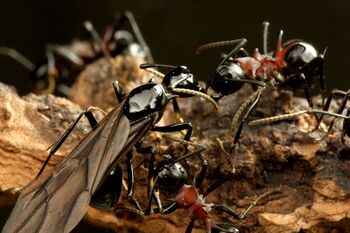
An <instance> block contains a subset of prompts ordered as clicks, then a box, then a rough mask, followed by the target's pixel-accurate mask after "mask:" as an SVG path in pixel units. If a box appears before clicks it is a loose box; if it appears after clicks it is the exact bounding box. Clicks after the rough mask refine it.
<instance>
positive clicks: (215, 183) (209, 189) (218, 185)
mask: <svg viewBox="0 0 350 233" xmlns="http://www.w3.org/2000/svg"><path fill="white" fill-rule="evenodd" d="M235 174H236V171H235V170H232V171H231V172H230V173H229V174H226V175H225V176H224V177H222V178H221V179H219V180H217V181H216V182H214V183H213V184H212V185H210V186H209V188H208V189H207V190H206V191H205V192H204V193H203V197H206V196H208V195H209V194H210V193H211V192H213V191H214V190H216V189H217V188H219V187H220V186H221V185H222V184H223V183H225V182H226V181H228V180H229V179H230V178H232V177H233V175H235Z"/></svg>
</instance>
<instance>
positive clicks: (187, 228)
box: [185, 216, 196, 233]
mask: <svg viewBox="0 0 350 233" xmlns="http://www.w3.org/2000/svg"><path fill="white" fill-rule="evenodd" d="M194 221H196V218H195V217H193V216H191V221H190V222H189V224H188V225H187V227H186V231H185V233H191V232H192V230H193V227H194Z"/></svg>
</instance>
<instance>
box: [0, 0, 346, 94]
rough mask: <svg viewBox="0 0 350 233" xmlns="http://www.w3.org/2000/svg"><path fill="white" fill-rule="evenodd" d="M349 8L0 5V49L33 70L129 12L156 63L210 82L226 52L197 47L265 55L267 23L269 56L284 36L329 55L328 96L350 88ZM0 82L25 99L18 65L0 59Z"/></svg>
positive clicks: (24, 75) (41, 0)
mask: <svg viewBox="0 0 350 233" xmlns="http://www.w3.org/2000/svg"><path fill="white" fill-rule="evenodd" d="M349 6H350V3H349V2H348V1H345V0H343V1H326V0H319V1H315V0H311V1H301V0H293V1H266V0H265V1H252V0H251V1H233V0H231V1H220V0H217V1H207V2H204V1H188V0H187V1H186V0H176V1H170V0H149V1H137V0H128V1H120V0H104V1H94V0H85V1H68V0H60V1H48V0H32V1H24V0H22V1H21V0H16V1H2V3H1V8H0V19H1V20H0V35H1V36H0V46H9V47H13V48H15V49H17V50H18V51H19V52H21V53H23V54H24V55H25V56H27V57H28V58H30V59H31V60H32V61H33V62H37V61H38V60H39V59H40V58H42V57H43V56H44V53H45V50H44V47H45V44H47V43H58V44H67V43H69V42H71V41H72V40H73V39H74V38H77V37H79V36H80V37H81V35H83V32H84V30H83V27H82V23H83V22H84V21H85V20H90V21H92V22H93V24H94V25H95V27H96V28H97V30H98V31H99V32H100V34H102V33H103V32H104V30H105V27H106V25H107V24H108V23H110V22H111V21H112V20H113V15H114V13H115V12H123V11H125V10H130V11H132V12H133V13H134V15H135V18H136V20H137V22H138V24H139V26H140V28H141V31H142V33H143V35H144V37H145V39H146V41H147V42H148V44H149V46H150V48H151V50H152V53H153V56H154V58H155V61H156V62H158V63H163V64H174V65H176V64H178V65H179V64H185V65H187V66H188V67H190V68H191V69H192V71H193V72H195V73H196V74H197V77H198V78H199V79H203V80H207V79H208V78H210V76H211V74H212V73H213V70H214V69H215V67H216V65H217V64H218V55H219V54H220V53H221V52H225V51H226V52H228V51H229V49H230V48H225V47H223V48H217V49H213V50H212V51H211V50H210V51H207V52H206V53H204V54H202V55H199V56H198V55H195V49H196V47H198V46H199V45H201V44H204V43H207V42H212V41H218V40H228V39H236V38H241V37H245V38H247V39H248V45H247V46H246V49H247V51H249V52H252V51H253V49H254V48H260V51H261V48H262V33H261V32H262V27H261V23H262V21H264V20H268V21H270V39H269V48H270V50H273V49H274V48H275V45H276V36H277V33H278V31H279V30H280V29H283V30H284V41H286V40H289V39H295V38H300V39H304V40H306V41H308V42H310V43H312V44H313V45H314V46H315V47H316V48H317V49H318V50H319V51H320V52H322V51H323V50H324V49H325V48H326V47H328V50H327V54H326V65H325V72H326V81H327V87H328V90H330V89H331V88H334V87H339V88H342V89H347V88H349V87H350V78H349V77H348V70H347V67H348V65H349V64H350V56H349V54H350V43H349V42H350V30H349V25H350V14H349V10H350V8H349ZM0 67H1V74H0V75H1V76H0V77H1V78H0V81H2V82H5V83H9V84H12V85H14V86H16V87H17V89H18V90H19V91H20V93H22V94H23V93H25V92H27V91H28V90H29V89H28V85H27V81H28V76H29V73H28V71H27V70H26V69H24V68H23V67H22V66H20V65H19V64H17V63H16V62H15V61H13V60H11V59H9V58H7V57H3V56H1V57H0Z"/></svg>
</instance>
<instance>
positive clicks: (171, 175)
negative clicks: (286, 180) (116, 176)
mask: <svg viewBox="0 0 350 233" xmlns="http://www.w3.org/2000/svg"><path fill="white" fill-rule="evenodd" d="M174 139H176V138H174ZM178 140H179V141H183V140H181V139H178ZM183 142H184V141H183ZM184 143H186V144H190V145H195V146H196V145H197V146H198V145H199V144H193V143H191V142H190V141H186V142H184ZM199 146H200V145H199ZM203 150H204V147H203V146H202V147H201V148H199V149H197V150H195V151H193V152H191V153H188V154H187V155H184V156H182V157H180V158H178V159H174V158H173V157H172V156H170V155H168V154H164V155H163V157H164V160H161V161H160V162H158V163H154V158H152V159H151V163H150V169H149V192H148V193H149V197H148V202H147V207H146V209H145V211H142V210H140V209H134V208H128V207H125V206H118V207H116V208H115V210H114V211H115V213H118V212H120V211H123V210H127V211H131V212H134V213H137V214H138V215H141V216H144V215H150V214H151V213H160V214H170V213H172V212H174V211H175V210H177V209H179V208H183V209H187V210H188V211H189V213H190V215H191V221H190V223H189V224H188V226H187V228H186V233H190V232H192V229H193V227H194V222H195V220H196V219H197V220H198V221H199V223H200V225H201V226H203V227H205V228H206V230H207V232H211V231H212V230H218V231H222V232H231V233H238V232H239V230H238V228H236V227H235V226H234V225H232V224H230V223H226V222H216V221H215V220H214V219H213V218H212V216H211V215H210V211H211V210H212V209H215V210H219V211H223V212H225V213H228V214H229V215H231V216H233V217H235V218H238V219H243V218H245V216H246V215H247V214H248V212H249V211H250V210H251V209H252V208H253V207H254V206H256V205H257V204H258V202H259V201H260V200H261V199H263V198H265V197H266V196H268V195H271V194H274V193H278V192H281V190H280V189H279V188H275V189H272V190H270V191H268V192H265V193H263V194H262V195H260V196H258V197H257V198H256V199H255V200H254V201H253V202H252V203H251V204H250V205H249V206H248V207H247V208H246V209H245V210H244V211H243V212H242V213H239V212H237V211H236V210H234V209H232V208H231V207H229V206H227V205H225V204H214V203H206V202H205V199H204V198H205V197H206V196H207V195H209V194H210V193H211V192H213V191H214V190H216V189H217V188H219V187H220V186H221V185H222V184H223V183H225V182H226V181H228V180H229V179H230V178H232V176H233V175H235V170H232V172H231V173H229V174H227V175H225V176H224V177H222V178H221V179H219V180H217V181H216V182H214V183H213V184H212V185H211V186H210V187H209V188H208V189H207V190H206V191H205V192H203V193H202V194H199V191H198V189H199V188H200V186H201V185H202V183H203V182H204V179H205V175H206V172H207V167H208V163H207V161H206V160H205V159H204V158H203V157H202V155H201V154H200V153H201V152H202V151H203ZM194 154H197V155H198V157H199V158H200V159H201V160H202V168H201V170H200V171H199V174H198V175H197V176H196V177H195V178H194V180H193V183H192V185H187V184H186V181H187V179H188V175H187V171H186V170H185V168H184V167H183V166H182V165H181V164H180V163H179V162H180V160H183V159H186V158H188V157H190V156H193V155H194ZM160 192H164V193H165V195H166V196H171V195H175V198H169V199H168V200H171V201H173V202H172V203H171V204H169V205H166V206H165V207H163V206H162V203H161V200H160V197H159V196H160V195H159V194H160ZM153 198H155V200H156V204H157V206H158V208H156V209H152V207H151V205H152V199H153Z"/></svg>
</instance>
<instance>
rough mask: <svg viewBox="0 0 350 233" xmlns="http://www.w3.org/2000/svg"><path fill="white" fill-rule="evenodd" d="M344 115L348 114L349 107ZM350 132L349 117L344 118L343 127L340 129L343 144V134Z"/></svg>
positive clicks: (349, 112) (349, 111)
mask: <svg viewBox="0 0 350 233" xmlns="http://www.w3.org/2000/svg"><path fill="white" fill-rule="evenodd" d="M346 116H350V108H348V109H347V110H346ZM349 132H350V119H344V121H343V129H342V131H341V142H342V143H343V145H345V135H348V134H349Z"/></svg>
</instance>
